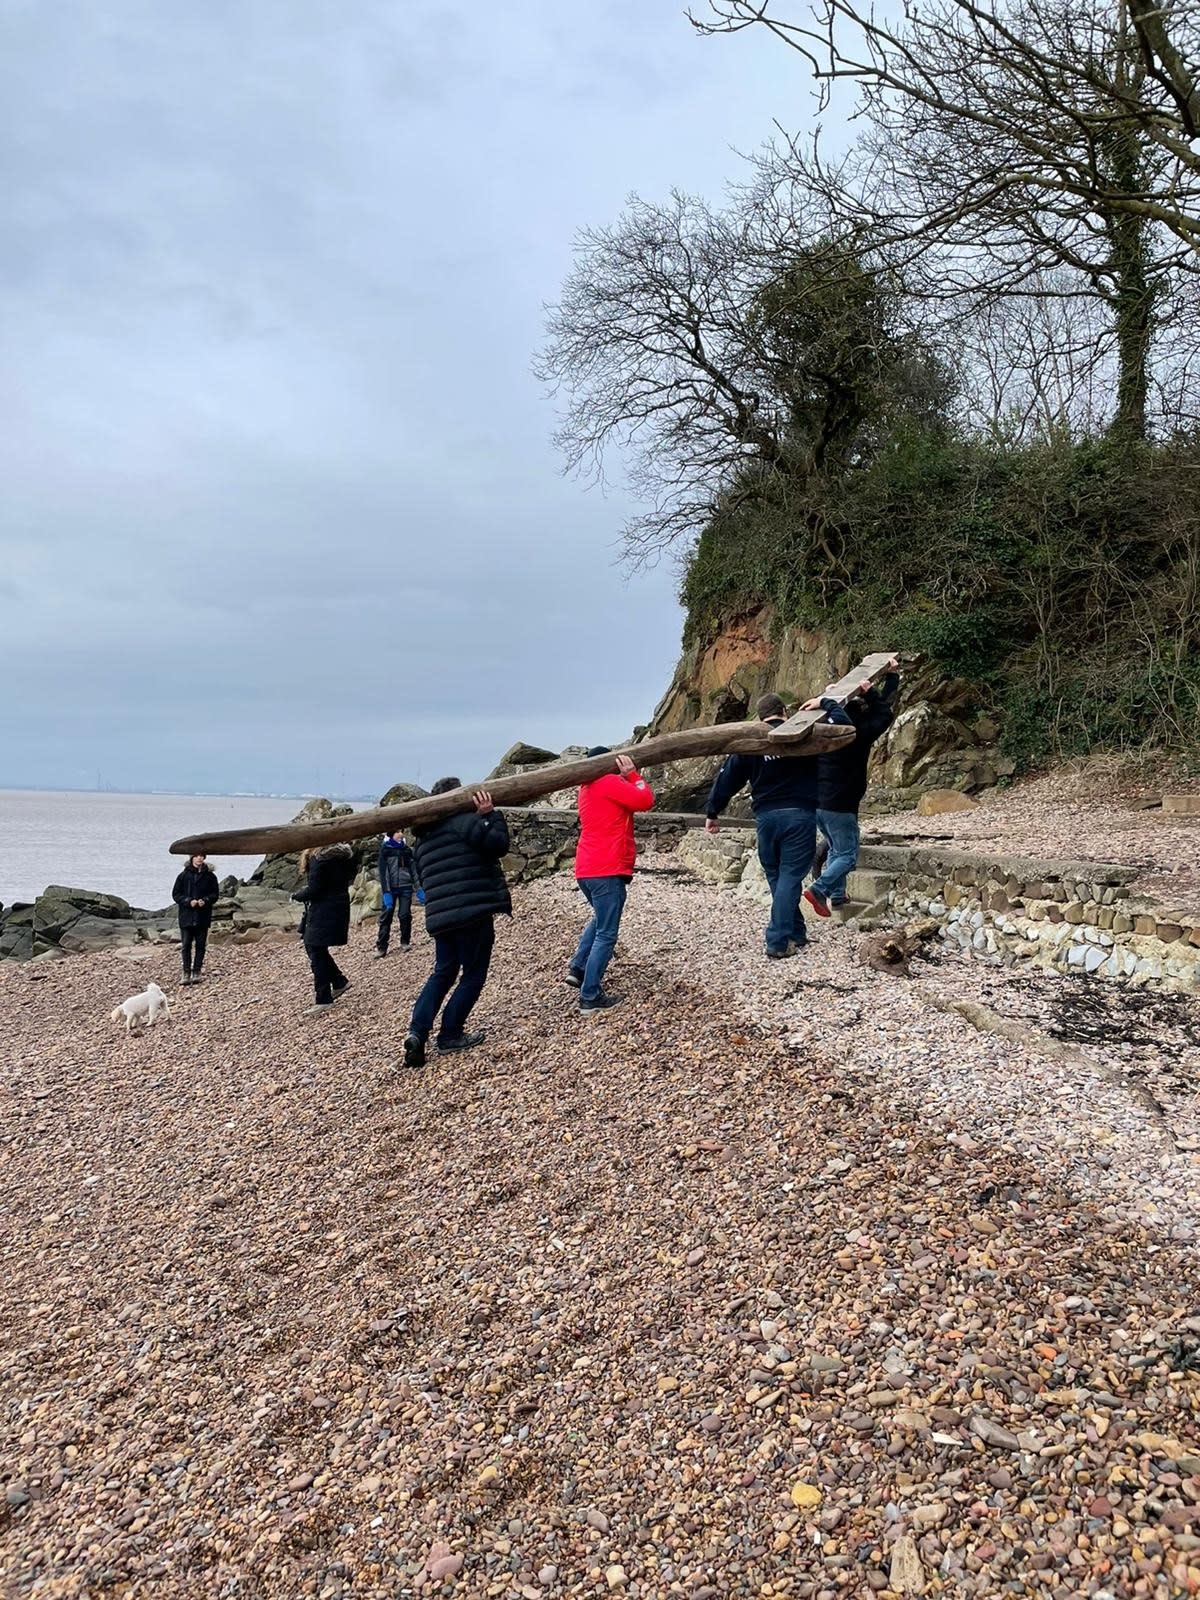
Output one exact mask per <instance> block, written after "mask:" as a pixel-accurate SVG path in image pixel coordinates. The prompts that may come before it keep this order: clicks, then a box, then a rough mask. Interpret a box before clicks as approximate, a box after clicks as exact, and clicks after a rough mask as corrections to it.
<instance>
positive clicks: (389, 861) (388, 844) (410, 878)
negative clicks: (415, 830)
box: [379, 838, 420, 894]
mask: <svg viewBox="0 0 1200 1600" xmlns="http://www.w3.org/2000/svg"><path fill="white" fill-rule="evenodd" d="M416 872H417V868H416V862H415V861H414V860H413V853H412V851H411V850H410V849H409V847H408V845H407V844H405V843H404V841H403V840H401V841H400V843H399V844H393V843H392V841H391V839H387V838H385V839H384V841H383V843H382V844H381V845H380V846H379V889H380V892H381V893H382V894H399V893H400V891H401V890H402V889H411V888H412V886H413V882H414V880H415V879H416ZM416 881H418V882H419V881H420V880H419V879H416Z"/></svg>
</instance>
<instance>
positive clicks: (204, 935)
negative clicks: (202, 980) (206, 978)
mask: <svg viewBox="0 0 1200 1600" xmlns="http://www.w3.org/2000/svg"><path fill="white" fill-rule="evenodd" d="M179 942H180V945H181V947H182V950H183V975H184V977H185V978H192V977H195V978H198V977H199V976H200V968H201V967H202V966H203V965H204V952H205V951H206V950H207V949H208V927H207V925H206V924H203V923H202V924H201V926H200V927H198V928H180V930H179Z"/></svg>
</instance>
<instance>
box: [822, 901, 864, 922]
mask: <svg viewBox="0 0 1200 1600" xmlns="http://www.w3.org/2000/svg"><path fill="white" fill-rule="evenodd" d="M868 904H869V902H868V901H866V900H847V901H846V904H845V905H844V906H833V907H831V910H832V912H833V920H834V921H835V922H849V921H850V918H851V917H857V916H861V914H862V913H863V912H864V911H865V910H866V909H867V906H868Z"/></svg>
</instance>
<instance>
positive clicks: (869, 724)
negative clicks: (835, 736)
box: [817, 672, 900, 812]
mask: <svg viewBox="0 0 1200 1600" xmlns="http://www.w3.org/2000/svg"><path fill="white" fill-rule="evenodd" d="M899 687H900V679H899V678H898V677H897V675H896V674H895V673H894V672H889V673H888V675H887V677H886V678H884V680H883V682H882V683H881V684H880V686H879V688H878V689H868V690H867V691H866V693H865V694H862V695H855V697H854V699H853V700H848V701H847V702H846V713H847V715H848V716H849V718H850V720H851V722H853V724H854V726H855V727H856V728H857V729H858V735H857V737H856V738H855V740H854V743H853V744H848V745H846V746H844V747H843V748H842V749H841V750H830V751H828V752H827V753H826V754H825V755H823V756H818V758H817V807H818V809H819V810H821V811H854V812H857V810H858V808H859V806H860V805H861V804H862V798H863V795H865V794H866V792H867V763H868V761H870V759H871V746H872V745H873V744H874V743H875V741H876V739H879V738H882V736H883V735H884V734H885V733H886V732H887V731H888V729H889V728H890V727H891V725H892V722H893V720H894V719H895V716H896V704H895V702H896V691H897V690H898V689H899ZM821 704H822V705H823V706H831V705H834V704H836V702H835V701H833V700H822V701H821Z"/></svg>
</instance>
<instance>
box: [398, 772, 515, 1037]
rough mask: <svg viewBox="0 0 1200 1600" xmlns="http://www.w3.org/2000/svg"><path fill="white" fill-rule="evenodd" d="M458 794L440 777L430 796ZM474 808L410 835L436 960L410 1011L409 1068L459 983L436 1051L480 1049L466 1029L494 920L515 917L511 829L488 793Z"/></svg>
mask: <svg viewBox="0 0 1200 1600" xmlns="http://www.w3.org/2000/svg"><path fill="white" fill-rule="evenodd" d="M461 788H462V785H461V784H460V783H459V781H458V779H457V778H439V779H438V781H437V782H436V783H435V784H434V786H433V788H432V789H431V791H430V793H431V794H446V793H448V792H449V790H451V789H461ZM474 803H475V811H474V813H473V814H472V813H469V812H466V813H464V812H460V813H458V814H456V815H455V816H451V817H443V818H440V819H439V820H438V821H436V822H431V823H428V824H427V825H426V826H424V827H420V828H416V829H415V830H414V838H415V841H416V842H415V848H414V855H415V856H416V864H417V873H418V875H419V877H420V882H421V887H422V888H423V889H424V891H425V927H426V929H427V930H428V932H429V933H430V935H431V936H432V938H433V941H434V949H435V951H436V956H435V960H434V965H433V971H432V972H431V973H430V974H429V978H428V979H427V981H426V984H425V987H424V988H423V989H422V990H421V993H420V994H419V995H418V996H417V1003H416V1005H415V1006H414V1007H413V1013H412V1021H411V1022H410V1023H409V1026H408V1035H407V1037H406V1038H405V1041H404V1065H405V1066H406V1067H423V1066H424V1065H425V1045H426V1043H427V1041H428V1039H429V1035H430V1033H432V1031H433V1025H434V1023H435V1022H436V1021H437V1016H438V1012H439V1011H440V1010H441V1007H442V1002H443V1001H444V1000H445V998H446V996H447V995H448V994H450V990H451V988H452V987H453V986H454V982H455V980H456V979H457V980H458V987H457V988H456V989H455V990H454V993H453V995H451V997H450V1001H449V1004H448V1005H447V1006H446V1009H445V1011H444V1012H443V1013H442V1024H441V1028H440V1030H439V1032H438V1037H437V1046H438V1049H439V1051H442V1052H447V1053H448V1052H450V1051H454V1050H470V1049H472V1048H473V1047H474V1046H475V1045H477V1044H482V1043H483V1039H484V1034H483V1033H482V1031H480V1032H477V1033H467V1032H465V1026H466V1021H467V1018H468V1017H469V1016H470V1014H471V1008H472V1007H473V1006H474V1004H475V1002H476V1001H477V1000H478V999H479V996H480V994H481V993H482V992H483V986H484V984H485V983H486V982H487V975H488V968H489V966H490V965H491V960H492V945H493V943H494V941H495V927H494V918H495V917H496V915H497V914H499V915H501V916H511V915H512V896H511V895H510V894H509V891H508V884H507V883H506V882H505V878H504V868H503V867H502V866H501V865H500V863H501V861H502V859H503V858H504V857H505V856H506V855H507V854H508V823H507V822H506V821H505V820H504V815H503V813H502V812H500V811H497V810H495V808H494V807H493V805H492V797H491V795H489V794H488V793H487V791H486V790H483V789H481V790H480V791H479V793H478V794H476V795H475V797H474Z"/></svg>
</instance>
